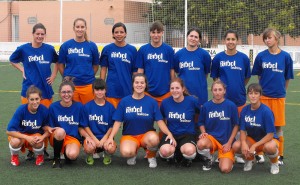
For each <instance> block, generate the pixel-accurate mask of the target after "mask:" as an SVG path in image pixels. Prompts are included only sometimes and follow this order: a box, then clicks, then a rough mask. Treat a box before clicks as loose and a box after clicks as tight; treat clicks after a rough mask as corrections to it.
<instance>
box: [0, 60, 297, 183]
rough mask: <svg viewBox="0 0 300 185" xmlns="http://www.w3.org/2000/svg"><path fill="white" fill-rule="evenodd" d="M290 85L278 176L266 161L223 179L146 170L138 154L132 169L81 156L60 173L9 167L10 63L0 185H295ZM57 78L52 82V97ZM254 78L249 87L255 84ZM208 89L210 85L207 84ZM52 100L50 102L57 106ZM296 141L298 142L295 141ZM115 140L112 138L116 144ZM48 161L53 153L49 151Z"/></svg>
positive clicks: (14, 95)
mask: <svg viewBox="0 0 300 185" xmlns="http://www.w3.org/2000/svg"><path fill="white" fill-rule="evenodd" d="M297 73H299V71H295V79H294V80H292V81H291V82H290V85H289V89H288V94H287V100H286V121H287V126H286V127H285V128H284V134H285V165H284V166H282V167H281V168H280V173H279V174H278V175H272V174H270V172H269V164H268V159H267V162H265V164H257V165H254V167H253V170H252V171H250V172H243V165H241V164H236V165H235V166H234V168H233V171H232V172H231V173H230V174H226V175H225V174H222V173H220V171H219V170H218V166H217V165H216V164H214V166H213V169H212V170H211V171H208V172H204V171H202V164H201V162H194V163H193V164H192V167H190V168H184V167H180V168H176V167H175V166H170V165H168V164H166V163H165V162H163V161H160V160H159V159H158V167H157V168H155V169H150V168H149V167H148V162H147V160H145V159H144V158H143V156H144V152H143V151H142V150H140V152H139V156H138V159H137V164H136V165H135V166H127V165H126V160H125V159H123V158H121V157H120V154H119V152H118V151H117V153H116V154H115V156H113V162H112V164H111V165H109V166H104V165H103V164H102V160H96V162H95V164H94V165H93V166H88V165H86V164H85V161H84V160H85V155H84V153H83V152H81V155H80V156H79V158H78V160H77V161H76V162H74V163H73V164H71V165H64V166H63V168H62V169H52V168H51V164H52V162H50V161H46V162H45V164H44V165H43V166H35V164H34V161H25V159H24V157H25V154H22V155H20V161H21V165H20V166H19V167H14V166H12V165H11V164H10V152H9V148H8V142H7V135H6V133H5V131H6V127H7V124H8V122H9V120H10V119H11V117H12V114H13V113H14V112H15V109H16V108H17V107H18V106H19V104H20V89H21V80H22V79H21V73H20V72H18V71H17V70H16V69H14V68H13V67H11V66H10V64H9V63H0V75H1V77H0V79H1V80H0V104H1V106H0V129H1V134H0V184H2V185H6V184H22V185H26V184H61V185H63V184H68V185H69V184H122V185H123V184H124V185H126V184H141V185H146V184H186V185H188V184H219V185H221V184H224V185H225V184H226V185H227V184H251V185H253V184H255V185H259V184H274V185H276V184H280V185H282V184H299V182H300V157H299V156H298V153H297V152H299V151H300V141H299V133H300V127H298V126H297V125H298V124H299V120H300V111H299V110H300V86H299V84H300V77H299V76H296V74H297ZM60 81H61V78H60V77H59V75H58V78H57V79H56V81H55V84H54V89H55V92H57V89H58V84H59V82H60ZM256 81H257V78H256V77H253V78H252V79H251V81H250V82H256ZM209 82H210V83H211V80H209ZM57 99H58V97H57V94H56V95H55V97H54V100H57ZM297 135H298V136H297ZM118 141H119V136H118V137H117V142H118ZM48 151H49V153H50V154H51V155H52V148H51V147H50V148H49V150H48Z"/></svg>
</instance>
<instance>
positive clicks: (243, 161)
mask: <svg viewBox="0 0 300 185" xmlns="http://www.w3.org/2000/svg"><path fill="white" fill-rule="evenodd" d="M235 161H236V162H237V163H239V164H245V160H244V159H243V158H242V157H239V156H235Z"/></svg>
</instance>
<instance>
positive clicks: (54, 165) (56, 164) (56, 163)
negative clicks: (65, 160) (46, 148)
mask: <svg viewBox="0 0 300 185" xmlns="http://www.w3.org/2000/svg"><path fill="white" fill-rule="evenodd" d="M61 167H62V166H61V162H60V159H54V160H53V163H52V168H57V169H60V168H61Z"/></svg>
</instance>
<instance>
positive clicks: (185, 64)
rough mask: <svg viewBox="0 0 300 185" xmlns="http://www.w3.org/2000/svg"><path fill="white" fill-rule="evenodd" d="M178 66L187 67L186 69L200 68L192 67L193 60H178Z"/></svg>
mask: <svg viewBox="0 0 300 185" xmlns="http://www.w3.org/2000/svg"><path fill="white" fill-rule="evenodd" d="M179 68H180V69H183V68H187V69H188V70H197V71H198V70H200V67H194V61H191V62H187V61H185V62H179Z"/></svg>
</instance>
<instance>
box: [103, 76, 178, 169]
mask: <svg viewBox="0 0 300 185" xmlns="http://www.w3.org/2000/svg"><path fill="white" fill-rule="evenodd" d="M132 81H133V82H132V86H133V94H132V95H129V96H126V97H125V98H123V99H122V100H121V102H120V104H119V105H118V108H117V110H116V112H115V114H114V116H113V120H115V123H114V126H113V128H112V131H111V134H110V135H109V138H108V139H107V141H106V142H105V145H106V147H109V146H110V145H114V141H113V139H114V137H115V136H116V134H117V132H118V130H119V128H120V126H121V124H122V122H123V132H122V138H121V141H120V153H121V155H122V156H123V157H125V158H127V164H128V165H135V164H136V155H137V151H138V149H139V148H140V147H143V148H144V149H146V154H147V155H146V157H147V158H148V162H149V167H150V168H155V167H156V166H157V162H156V158H155V157H156V150H157V146H158V144H159V138H158V134H157V133H156V132H155V129H154V127H153V126H154V125H153V122H154V121H156V122H157V124H158V126H159V128H160V129H161V131H162V132H163V133H165V134H166V135H167V137H166V140H168V139H170V140H172V141H173V145H174V146H176V141H175V140H174V138H173V136H172V133H171V132H170V131H169V130H168V128H167V127H166V125H165V123H164V122H163V120H162V115H161V113H160V111H159V108H158V104H157V102H156V101H155V100H154V99H153V98H151V97H150V96H147V95H145V90H146V89H147V80H146V76H145V75H144V74H141V73H137V74H135V75H133V78H132Z"/></svg>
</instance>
